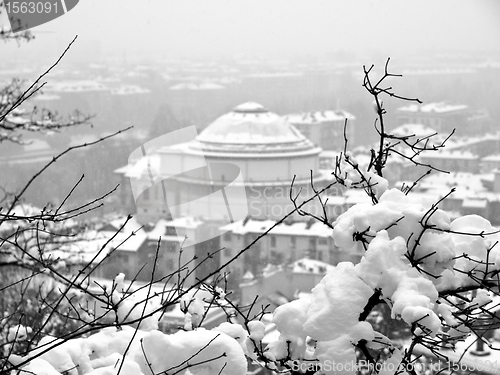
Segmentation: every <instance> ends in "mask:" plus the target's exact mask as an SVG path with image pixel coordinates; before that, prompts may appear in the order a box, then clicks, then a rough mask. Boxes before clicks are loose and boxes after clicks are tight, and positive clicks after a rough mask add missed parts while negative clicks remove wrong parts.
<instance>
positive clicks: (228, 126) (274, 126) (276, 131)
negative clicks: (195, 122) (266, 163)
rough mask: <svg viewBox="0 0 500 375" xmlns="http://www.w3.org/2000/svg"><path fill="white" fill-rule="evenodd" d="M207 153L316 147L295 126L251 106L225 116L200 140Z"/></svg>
mask: <svg viewBox="0 0 500 375" xmlns="http://www.w3.org/2000/svg"><path fill="white" fill-rule="evenodd" d="M197 141H198V142H200V143H201V144H202V146H203V148H204V149H207V148H208V149H218V150H219V151H223V150H227V151H229V150H231V151H234V150H235V149H240V151H244V150H246V151H251V150H252V149H256V148H257V149H265V150H266V151H271V150H274V151H278V150H281V151H284V150H286V149H290V148H293V149H303V148H311V147H314V145H313V144H312V143H311V142H310V141H309V140H308V139H307V138H306V137H305V136H304V135H303V134H302V133H300V131H298V130H297V129H296V128H295V127H294V126H293V125H291V124H290V123H289V122H287V121H286V120H285V119H284V118H283V117H281V116H279V115H277V114H276V113H273V112H269V111H268V110H267V109H266V108H265V107H264V106H262V105H260V104H258V103H253V102H248V103H243V104H240V105H239V106H237V107H236V108H234V109H233V110H232V111H231V112H229V113H226V114H225V115H222V116H221V117H219V118H218V119H216V120H215V121H214V122H212V123H211V124H210V125H209V126H208V127H207V128H205V129H204V130H203V131H202V132H201V133H200V135H199V136H198V137H197Z"/></svg>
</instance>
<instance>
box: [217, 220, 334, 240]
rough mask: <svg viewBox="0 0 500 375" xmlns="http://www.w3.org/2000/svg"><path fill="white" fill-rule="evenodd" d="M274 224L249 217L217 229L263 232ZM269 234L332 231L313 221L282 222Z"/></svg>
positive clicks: (315, 233)
mask: <svg viewBox="0 0 500 375" xmlns="http://www.w3.org/2000/svg"><path fill="white" fill-rule="evenodd" d="M274 224H276V222H275V221H273V220H255V219H250V220H247V221H244V220H240V221H237V222H235V223H231V224H228V225H225V226H223V227H220V228H219V230H220V231H222V232H229V231H231V232H233V233H235V234H240V235H243V234H247V233H256V234H260V233H264V232H265V231H267V230H268V229H269V228H271V227H272V226H273V225H274ZM270 234H275V235H289V236H319V237H330V236H331V234H332V231H331V229H330V228H328V227H327V226H326V225H324V224H322V223H319V222H314V223H313V224H312V225H310V224H309V223H307V222H294V223H291V224H285V223H282V224H280V225H278V226H276V227H275V228H273V230H272V231H271V232H270Z"/></svg>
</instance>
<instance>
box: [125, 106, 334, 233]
mask: <svg viewBox="0 0 500 375" xmlns="http://www.w3.org/2000/svg"><path fill="white" fill-rule="evenodd" d="M184 130H185V129H181V130H179V131H184ZM186 131H187V130H186ZM173 133H175V132H173ZM173 133H171V134H166V135H164V136H162V137H165V138H164V140H166V141H165V142H161V141H158V140H159V139H160V138H162V137H159V138H158V139H156V140H153V141H150V142H148V143H151V145H152V144H153V143H155V146H154V147H149V148H148V147H146V148H145V147H142V148H140V149H138V150H136V151H137V152H135V151H134V154H133V155H134V157H132V158H131V159H130V160H129V165H127V166H126V167H123V168H120V169H119V170H117V173H119V174H122V175H123V176H124V177H127V178H130V181H131V184H132V188H133V190H134V187H135V188H136V189H135V193H134V195H135V199H136V207H137V215H136V217H137V219H138V220H139V221H140V222H144V223H145V222H156V221H157V220H159V219H161V218H166V217H168V216H172V217H193V218H196V219H199V220H202V221H212V222H217V223H220V224H224V223H230V222H234V221H237V220H241V219H243V218H245V217H252V218H256V219H270V220H279V219H281V218H282V217H283V216H284V215H285V214H287V213H288V212H290V211H291V210H293V208H294V206H293V203H292V202H291V200H290V189H291V183H292V179H293V178H294V176H295V182H294V184H293V191H292V194H293V196H296V195H297V194H300V197H301V198H299V199H298V202H301V201H302V199H304V198H307V197H310V196H311V195H312V194H313V191H312V189H311V186H310V183H311V174H312V178H313V180H314V183H315V187H316V188H321V187H322V186H324V185H325V184H326V182H327V180H328V179H329V178H331V177H329V176H328V175H325V174H322V173H321V172H320V171H319V154H320V152H321V151H322V149H321V148H320V147H318V146H316V145H314V144H313V143H312V142H311V141H310V140H308V139H307V138H306V137H305V136H304V135H303V134H302V133H300V132H299V131H298V130H297V129H296V128H295V127H294V126H293V125H291V124H290V123H288V122H287V121H286V120H285V119H284V117H281V116H279V115H277V114H276V113H273V112H270V111H268V110H267V109H266V108H264V107H263V106H262V105H260V104H257V103H252V102H249V103H244V104H241V105H239V106H237V107H236V108H234V109H233V110H232V111H231V112H229V113H226V114H225V115H222V116H221V117H219V118H217V119H216V120H215V121H214V122H212V123H211V124H210V125H208V126H207V127H206V128H205V129H204V130H203V131H201V133H200V134H199V135H197V134H196V133H191V134H194V135H193V137H192V138H191V139H188V138H189V137H188V138H186V137H184V138H182V137H180V138H179V139H180V142H179V143H176V144H173V141H172V139H175V137H174V134H173ZM185 134H187V133H185ZM167 138H168V139H167ZM145 149H147V152H145ZM141 150H142V151H141ZM307 209H309V210H314V212H315V213H317V214H321V211H318V210H319V209H320V207H319V205H318V202H317V200H315V202H314V203H312V204H309V205H308V207H307ZM294 219H295V220H297V219H298V220H300V216H298V215H296V216H295V217H294Z"/></svg>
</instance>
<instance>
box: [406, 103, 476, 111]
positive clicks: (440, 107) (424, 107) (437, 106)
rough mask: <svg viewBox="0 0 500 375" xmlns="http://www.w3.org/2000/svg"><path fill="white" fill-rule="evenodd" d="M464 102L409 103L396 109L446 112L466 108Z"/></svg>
mask: <svg viewBox="0 0 500 375" xmlns="http://www.w3.org/2000/svg"><path fill="white" fill-rule="evenodd" d="M467 108H468V106H467V105H465V104H451V103H447V102H436V103H427V104H410V105H407V106H404V107H400V108H398V109H397V111H398V112H412V113H416V112H423V113H447V112H455V111H462V110H464V109H467Z"/></svg>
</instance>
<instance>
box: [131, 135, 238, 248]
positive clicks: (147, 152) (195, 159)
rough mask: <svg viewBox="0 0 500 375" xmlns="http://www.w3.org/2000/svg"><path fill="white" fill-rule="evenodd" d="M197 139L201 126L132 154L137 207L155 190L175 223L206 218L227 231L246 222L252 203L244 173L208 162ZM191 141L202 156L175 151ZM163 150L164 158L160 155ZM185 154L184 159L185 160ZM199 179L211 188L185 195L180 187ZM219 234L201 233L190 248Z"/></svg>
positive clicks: (142, 147)
mask: <svg viewBox="0 0 500 375" xmlns="http://www.w3.org/2000/svg"><path fill="white" fill-rule="evenodd" d="M197 136H198V133H197V131H196V127H195V126H189V127H186V128H183V129H179V130H175V131H173V132H170V133H167V134H164V135H162V136H160V137H157V138H155V139H153V140H151V141H149V142H146V143H144V144H143V145H142V146H141V147H138V148H137V149H135V150H134V151H133V152H132V153H131V154H130V156H129V158H128V166H129V171H128V173H127V175H128V176H129V177H130V184H131V187H132V194H133V196H134V200H135V202H136V203H137V200H138V198H139V197H140V196H141V195H142V194H144V193H146V190H149V192H148V193H146V194H148V195H149V196H150V197H152V196H155V197H156V196H158V198H159V202H160V201H161V204H162V205H164V211H165V212H169V213H170V215H171V217H172V220H176V219H182V218H184V217H185V216H200V215H201V216H203V218H204V219H205V220H214V221H217V222H218V223H220V224H221V226H224V225H226V224H229V223H233V222H236V221H239V220H243V219H245V217H247V215H248V203H247V196H246V190H245V185H244V181H243V176H242V174H241V171H240V168H239V167H238V166H237V165H235V164H232V163H226V162H210V163H207V161H206V160H205V155H204V153H203V148H202V147H201V144H199V142H198V141H197V140H196V137H197ZM188 142H189V144H190V146H191V149H195V150H197V152H196V153H190V154H189V155H182V151H180V152H179V151H178V150H175V148H169V146H174V145H179V144H183V143H188ZM161 148H163V150H161V155H159V153H158V152H156V151H157V150H159V149H161ZM179 155H182V156H180V158H179ZM183 156H185V157H183ZM193 180H195V181H196V184H197V185H198V186H205V187H207V188H206V189H201V190H199V189H192V190H191V191H190V193H189V194H182V193H183V192H180V191H179V188H178V185H176V183H175V182H176V181H193ZM214 182H216V183H214ZM152 191H154V192H155V193H154V194H153V193H151V192H152ZM217 235H218V234H210V233H209V232H204V231H200V232H199V233H197V237H196V238H194V239H193V238H191V239H188V244H189V245H195V244H197V243H200V242H203V241H206V240H209V239H212V238H214V237H215V236H217Z"/></svg>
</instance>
